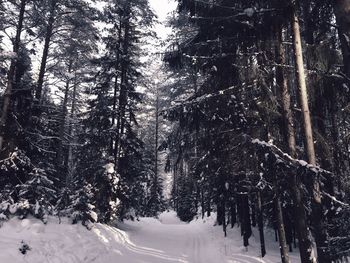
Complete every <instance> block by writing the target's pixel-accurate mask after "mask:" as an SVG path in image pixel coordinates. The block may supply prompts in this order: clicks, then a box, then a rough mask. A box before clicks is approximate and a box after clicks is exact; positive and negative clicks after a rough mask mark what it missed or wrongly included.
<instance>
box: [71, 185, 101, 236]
mask: <svg viewBox="0 0 350 263" xmlns="http://www.w3.org/2000/svg"><path fill="white" fill-rule="evenodd" d="M92 198H93V193H92V186H91V185H90V184H85V185H84V186H83V187H82V188H81V189H79V190H77V192H76V194H74V195H73V196H72V200H73V202H72V210H73V214H72V223H73V224H77V223H78V222H79V221H81V222H82V224H83V225H84V226H86V228H87V229H91V228H92V227H93V223H95V222H97V214H96V212H95V211H94V209H95V206H94V205H93V204H92V203H91V202H92Z"/></svg>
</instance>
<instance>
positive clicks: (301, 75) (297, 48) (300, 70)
mask: <svg viewBox="0 0 350 263" xmlns="http://www.w3.org/2000/svg"><path fill="white" fill-rule="evenodd" d="M292 31H293V44H294V53H295V63H296V73H297V81H298V86H299V100H300V104H301V110H302V114H303V126H304V135H305V144H306V153H307V158H308V162H309V163H310V164H312V165H316V154H315V148H314V141H313V135H312V124H311V116H310V110H309V104H308V93H307V87H306V80H305V79H306V76H305V71H304V62H303V53H302V45H301V35H300V25H299V19H298V16H297V14H296V10H295V8H293V10H292ZM312 191H313V209H312V219H313V226H314V233H315V240H316V244H317V258H318V261H319V262H322V263H328V262H330V259H329V257H328V255H327V252H326V251H325V249H326V242H327V240H326V236H327V233H326V229H325V227H324V225H323V222H322V218H323V213H322V202H321V193H320V184H319V180H318V178H314V180H313V189H312ZM311 256H312V258H310V259H308V261H305V262H316V261H317V259H316V255H312V254H311Z"/></svg>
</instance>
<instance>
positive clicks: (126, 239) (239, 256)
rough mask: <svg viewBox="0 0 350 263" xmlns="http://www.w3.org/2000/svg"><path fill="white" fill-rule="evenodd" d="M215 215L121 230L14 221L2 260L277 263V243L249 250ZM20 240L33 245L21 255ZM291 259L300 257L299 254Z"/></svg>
mask: <svg viewBox="0 0 350 263" xmlns="http://www.w3.org/2000/svg"><path fill="white" fill-rule="evenodd" d="M213 224H214V218H208V219H206V220H205V221H202V220H197V221H194V222H191V223H190V224H187V223H183V222H181V221H180V220H179V219H177V218H176V216H175V213H174V212H169V213H164V214H162V215H161V216H160V219H159V220H157V219H153V218H142V219H141V221H139V222H126V223H123V224H120V225H119V226H118V228H114V227H111V226H107V225H102V224H97V225H96V227H95V228H94V229H93V230H92V231H87V230H86V229H85V228H83V227H82V226H81V225H70V224H69V223H67V222H66V223H62V224H58V223H57V220H56V219H54V218H52V219H51V220H50V222H49V223H48V224H47V225H46V226H44V225H43V224H42V223H41V222H38V221H37V220H34V219H25V220H23V221H19V220H17V219H12V220H11V221H10V222H8V223H6V224H5V225H4V226H3V227H2V228H0V251H1V253H0V263H5V262H11V263H17V262H18V263H20V262H21V263H22V262H29V263H46V262H48V263H61V262H62V263H116V262H118V263H173V262H183V263H277V262H280V258H279V253H278V248H277V244H276V243H275V242H269V244H268V255H267V256H266V257H265V258H264V259H261V258H260V257H259V256H258V255H259V244H258V243H256V242H255V238H254V237H252V238H251V246H250V248H249V251H248V252H247V251H245V249H244V248H243V247H242V241H241V238H240V235H239V230H238V229H237V228H235V229H232V230H230V231H229V235H228V237H227V238H224V237H223V234H222V231H221V228H220V227H213ZM21 240H24V241H25V242H26V243H27V244H28V245H29V246H30V247H31V250H30V251H28V253H27V254H26V255H22V254H20V253H19V251H18V248H19V246H20V242H21ZM292 258H293V260H292V262H293V263H294V262H295V263H296V262H300V261H298V260H297V256H296V254H294V256H292Z"/></svg>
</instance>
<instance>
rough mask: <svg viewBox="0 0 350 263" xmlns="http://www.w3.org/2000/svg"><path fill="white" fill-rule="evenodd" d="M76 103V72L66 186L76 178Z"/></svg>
mask: <svg viewBox="0 0 350 263" xmlns="http://www.w3.org/2000/svg"><path fill="white" fill-rule="evenodd" d="M76 103H77V76H76V74H75V79H74V86H73V94H72V108H71V112H70V126H69V136H70V139H69V140H70V141H69V144H68V172H67V178H66V186H67V187H70V186H71V185H72V183H73V180H74V170H75V168H74V156H73V155H74V152H73V145H72V144H74V143H75V141H76V139H75V130H74V127H73V125H75V123H74V121H75V116H76V113H75V108H76Z"/></svg>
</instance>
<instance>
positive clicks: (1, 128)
mask: <svg viewBox="0 0 350 263" xmlns="http://www.w3.org/2000/svg"><path fill="white" fill-rule="evenodd" d="M26 4H27V0H22V1H21V3H20V11H19V16H18V22H17V28H16V37H15V39H14V42H13V53H14V54H15V56H16V57H14V58H12V59H11V64H10V69H9V72H8V74H7V87H6V90H5V92H4V101H3V106H2V113H1V117H0V151H1V150H2V149H3V146H4V136H5V130H6V122H7V118H8V115H9V111H10V104H11V95H12V90H13V85H14V78H15V73H16V61H17V56H18V51H19V48H20V43H21V33H22V29H23V21H24V12H25V8H26Z"/></svg>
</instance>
